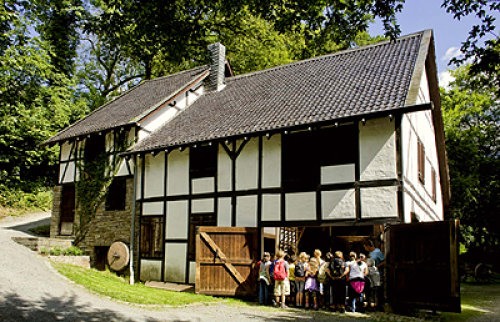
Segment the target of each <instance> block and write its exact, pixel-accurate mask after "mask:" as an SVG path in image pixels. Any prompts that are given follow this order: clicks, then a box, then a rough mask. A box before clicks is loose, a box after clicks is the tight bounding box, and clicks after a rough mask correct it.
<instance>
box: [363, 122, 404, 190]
mask: <svg viewBox="0 0 500 322" xmlns="http://www.w3.org/2000/svg"><path fill="white" fill-rule="evenodd" d="M394 124H395V122H394V121H392V122H391V121H390V120H389V118H388V117H384V118H378V119H371V120H367V121H366V125H363V124H362V123H359V162H360V179H361V180H362V181H367V180H384V179H396V178H397V170H396V135H395V132H394V130H395V125H394Z"/></svg>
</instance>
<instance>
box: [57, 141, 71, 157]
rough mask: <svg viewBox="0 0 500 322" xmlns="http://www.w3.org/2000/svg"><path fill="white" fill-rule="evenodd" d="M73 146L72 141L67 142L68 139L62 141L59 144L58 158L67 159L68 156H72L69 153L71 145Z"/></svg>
mask: <svg viewBox="0 0 500 322" xmlns="http://www.w3.org/2000/svg"><path fill="white" fill-rule="evenodd" d="M72 146H73V143H69V142H68V141H64V142H63V143H62V144H61V150H60V151H61V152H60V154H61V155H60V159H61V161H67V160H69V159H70V158H72V156H71V155H70V153H71V147H72ZM74 152H75V151H73V154H74Z"/></svg>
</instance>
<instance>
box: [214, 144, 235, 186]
mask: <svg viewBox="0 0 500 322" xmlns="http://www.w3.org/2000/svg"><path fill="white" fill-rule="evenodd" d="M218 150H219V152H218V157H217V190H218V191H230V190H231V180H232V173H231V158H230V157H229V155H228V154H227V153H226V150H225V149H224V148H223V147H222V146H221V145H219V149H218Z"/></svg>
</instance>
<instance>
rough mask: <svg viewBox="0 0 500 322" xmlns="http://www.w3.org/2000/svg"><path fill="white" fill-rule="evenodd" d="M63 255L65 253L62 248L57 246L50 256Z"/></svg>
mask: <svg viewBox="0 0 500 322" xmlns="http://www.w3.org/2000/svg"><path fill="white" fill-rule="evenodd" d="M61 253H63V249H62V248H61V247H57V246H56V247H54V248H52V249H51V250H50V255H53V256H59V255H61Z"/></svg>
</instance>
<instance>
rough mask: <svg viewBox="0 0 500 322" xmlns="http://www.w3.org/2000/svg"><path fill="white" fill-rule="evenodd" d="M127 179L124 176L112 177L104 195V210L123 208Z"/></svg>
mask: <svg viewBox="0 0 500 322" xmlns="http://www.w3.org/2000/svg"><path fill="white" fill-rule="evenodd" d="M126 195H127V181H126V179H125V178H119V177H118V178H113V182H111V185H110V186H109V188H108V194H107V195H106V210H108V211H109V210H125V200H126Z"/></svg>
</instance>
